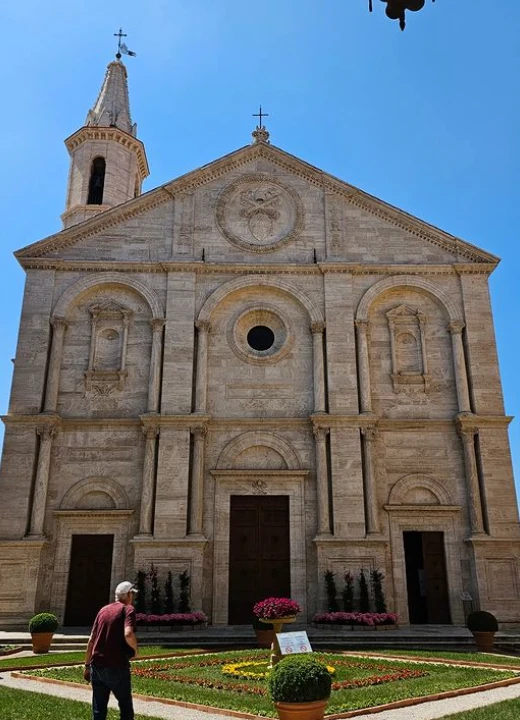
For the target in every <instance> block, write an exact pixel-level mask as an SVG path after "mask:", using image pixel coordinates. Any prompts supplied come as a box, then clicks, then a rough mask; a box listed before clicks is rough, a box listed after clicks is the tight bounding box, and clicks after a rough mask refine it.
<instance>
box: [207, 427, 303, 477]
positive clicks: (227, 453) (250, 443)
mask: <svg viewBox="0 0 520 720" xmlns="http://www.w3.org/2000/svg"><path fill="white" fill-rule="evenodd" d="M259 446H263V447H268V448H271V449H272V450H275V451H276V452H277V453H278V454H279V455H280V456H281V457H282V458H283V459H284V461H285V463H286V465H287V469H288V470H299V469H300V468H301V463H300V458H299V457H298V455H297V453H296V451H295V450H294V448H293V447H292V446H291V445H290V444H289V443H288V442H287V441H286V440H282V439H281V438H279V437H277V436H276V435H271V434H270V433H266V432H255V431H252V432H246V433H243V434H242V435H239V436H238V437H236V438H234V439H233V440H231V441H230V442H229V443H228V444H227V445H226V447H225V448H224V449H223V450H222V452H221V453H220V456H219V459H218V461H217V468H218V469H226V470H227V469H231V468H235V467H236V465H235V460H236V458H237V457H238V456H239V455H240V454H241V453H243V452H244V451H245V450H248V449H249V448H251V447H259Z"/></svg>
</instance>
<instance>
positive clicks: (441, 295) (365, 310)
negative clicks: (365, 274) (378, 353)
mask: <svg viewBox="0 0 520 720" xmlns="http://www.w3.org/2000/svg"><path fill="white" fill-rule="evenodd" d="M399 287H406V288H412V289H414V288H415V289H417V290H423V291H424V292H426V293H428V295H431V296H433V297H434V298H435V299H436V300H438V301H439V302H440V303H441V305H443V307H444V309H445V310H446V312H447V314H448V317H449V319H450V322H453V321H456V320H460V319H461V317H460V313H459V312H458V310H457V308H456V307H455V305H454V303H453V302H452V301H451V300H450V298H449V297H448V296H447V295H446V293H445V292H444V290H442V288H440V287H439V286H438V285H436V284H435V283H432V282H430V280H425V279H424V278H421V277H414V276H411V275H396V276H395V277H390V278H386V279H385V280H380V281H379V282H376V283H375V285H372V287H370V288H369V289H368V290H367V291H366V293H365V294H364V295H363V297H362V298H361V300H360V302H359V305H358V309H357V313H356V320H357V321H359V322H366V321H368V315H369V312H370V307H371V305H372V303H373V302H374V300H375V299H376V298H377V297H379V295H382V294H383V293H384V292H386V291H387V290H393V289H395V288H399Z"/></svg>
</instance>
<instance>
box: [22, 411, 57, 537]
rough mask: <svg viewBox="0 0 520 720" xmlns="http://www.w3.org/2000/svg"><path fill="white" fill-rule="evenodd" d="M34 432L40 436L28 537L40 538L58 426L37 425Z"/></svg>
mask: <svg viewBox="0 0 520 720" xmlns="http://www.w3.org/2000/svg"><path fill="white" fill-rule="evenodd" d="M36 432H37V433H38V435H39V436H40V448H39V451H38V462H37V465H36V481H35V484H34V493H33V502H32V512H31V522H30V526H29V536H33V537H34V536H36V537H42V536H43V522H44V520H45V506H46V504H47V488H48V486H49V471H50V466H51V450H52V440H53V438H54V437H55V436H56V434H57V432H58V426H57V425H51V424H45V425H38V426H37V427H36Z"/></svg>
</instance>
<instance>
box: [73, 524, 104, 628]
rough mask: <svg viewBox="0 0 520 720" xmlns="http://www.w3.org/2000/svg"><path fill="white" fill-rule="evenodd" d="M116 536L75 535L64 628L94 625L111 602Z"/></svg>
mask: <svg viewBox="0 0 520 720" xmlns="http://www.w3.org/2000/svg"><path fill="white" fill-rule="evenodd" d="M113 549H114V536H113V535H73V536H72V547H71V552H70V566H69V583H68V587H67V604H66V608H65V621H64V624H65V625H68V626H73V627H86V626H89V625H92V622H93V621H94V618H95V617H96V614H97V612H98V610H99V608H101V607H103V605H106V604H107V603H109V602H110V600H111V597H110V578H111V575H112V552H113Z"/></svg>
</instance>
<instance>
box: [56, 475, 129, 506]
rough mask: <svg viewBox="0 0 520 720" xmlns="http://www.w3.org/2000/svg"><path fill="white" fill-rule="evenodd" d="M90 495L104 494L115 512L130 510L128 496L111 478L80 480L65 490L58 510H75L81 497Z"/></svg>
mask: <svg viewBox="0 0 520 720" xmlns="http://www.w3.org/2000/svg"><path fill="white" fill-rule="evenodd" d="M90 493H104V494H105V495H108V496H109V497H110V498H111V500H112V501H113V503H114V507H115V509H116V510H128V509H129V508H130V504H129V500H128V495H127V494H126V492H125V491H124V490H123V488H122V487H121V485H119V483H117V482H116V481H115V480H112V479H111V478H104V477H90V478H85V479H84V480H80V481H79V482H77V483H75V484H74V485H73V486H72V487H71V488H69V489H68V490H67V492H66V493H65V495H64V496H63V498H62V501H61V504H60V510H76V509H77V508H78V507H80V503H81V500H82V498H83V497H85V496H86V495H89V494H90Z"/></svg>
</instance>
